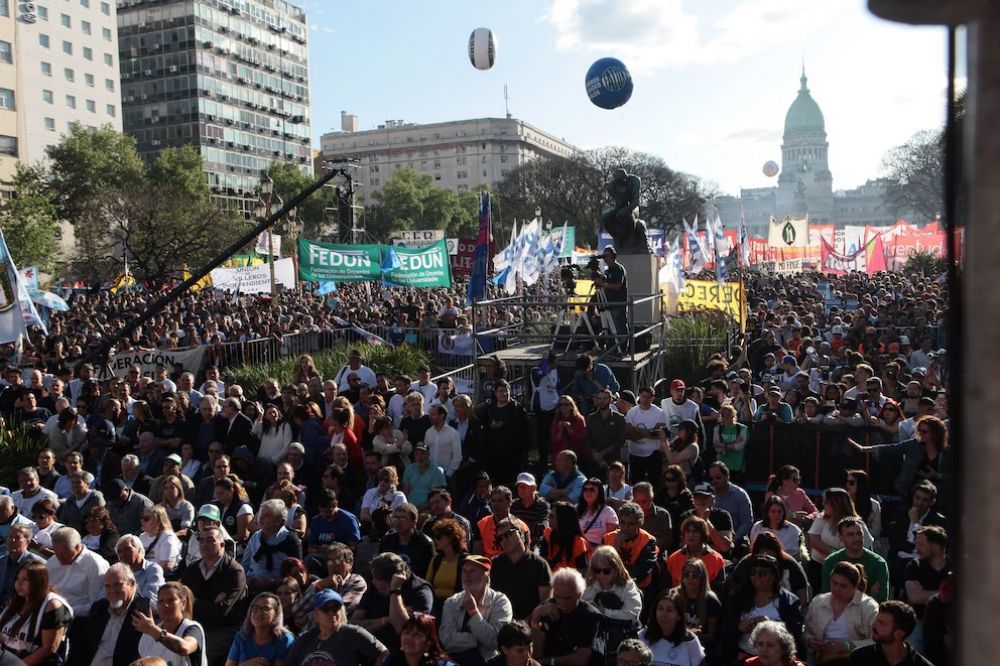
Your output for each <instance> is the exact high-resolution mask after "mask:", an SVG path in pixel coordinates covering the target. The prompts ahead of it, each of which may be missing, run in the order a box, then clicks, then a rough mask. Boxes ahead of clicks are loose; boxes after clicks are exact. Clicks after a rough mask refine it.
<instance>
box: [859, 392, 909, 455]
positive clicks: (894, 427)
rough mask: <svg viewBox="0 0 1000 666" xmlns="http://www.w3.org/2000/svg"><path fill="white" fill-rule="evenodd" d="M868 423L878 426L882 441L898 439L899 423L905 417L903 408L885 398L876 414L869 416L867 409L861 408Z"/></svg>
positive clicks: (890, 441)
mask: <svg viewBox="0 0 1000 666" xmlns="http://www.w3.org/2000/svg"><path fill="white" fill-rule="evenodd" d="M862 416H865V417H866V419H867V420H868V423H869V425H872V426H875V427H876V428H878V429H879V430H880V431H881V432H880V434H881V435H882V442H883V443H886V444H890V443H893V442H898V441H899V424H900V423H902V422H903V420H904V419H905V418H906V417H904V416H903V409H902V408H901V407H900V406H899V403H898V402H896V401H895V400H886V401H885V403H884V404H883V405H882V407H881V408H880V409H879V410H878V416H877V417H875V416H871V412H869V411H868V410H862Z"/></svg>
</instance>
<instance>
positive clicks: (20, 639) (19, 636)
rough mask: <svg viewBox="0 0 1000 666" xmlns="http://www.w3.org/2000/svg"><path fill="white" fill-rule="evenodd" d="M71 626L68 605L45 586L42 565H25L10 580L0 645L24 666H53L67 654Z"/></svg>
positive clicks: (46, 577)
mask: <svg viewBox="0 0 1000 666" xmlns="http://www.w3.org/2000/svg"><path fill="white" fill-rule="evenodd" d="M72 622H73V609H72V608H70V605H69V602H67V601H66V600H65V599H63V598H62V597H60V596H59V595H58V594H56V593H55V592H54V591H53V590H52V587H51V586H50V585H49V570H48V569H46V568H45V563H44V562H28V563H27V564H24V565H23V566H22V567H21V568H20V569H18V570H17V575H15V576H14V593H13V594H12V595H11V598H10V601H8V602H7V607H6V608H4V610H3V614H2V615H0V641H3V645H4V648H5V649H6V650H7V651H8V652H10V653H11V654H13V655H15V656H17V657H19V658H20V659H21V660H22V661H24V663H25V664H27V666H57V665H58V664H62V663H63V661H64V660H65V658H66V653H67V651H68V643H67V641H66V633H67V632H68V631H69V625H70V624H71V623H72Z"/></svg>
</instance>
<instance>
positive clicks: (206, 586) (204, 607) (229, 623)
mask: <svg viewBox="0 0 1000 666" xmlns="http://www.w3.org/2000/svg"><path fill="white" fill-rule="evenodd" d="M181 582H182V583H184V584H185V585H187V586H188V587H189V588H191V591H192V592H193V593H194V619H195V621H197V622H200V623H201V625H202V626H203V627H205V629H206V630H207V629H210V628H211V629H217V628H219V627H233V626H238V625H240V624H241V623H242V622H243V618H244V616H245V615H246V601H247V576H246V572H245V571H244V570H243V565H242V564H240V563H239V562H237V561H236V560H234V559H233V558H231V557H230V556H229V555H223V556H222V559H221V560H220V561H219V565H218V568H216V570H215V573H214V574H212V577H211V578H209V579H208V580H205V577H204V576H203V575H202V573H201V562H199V563H197V564H194V565H192V566H189V567H188V568H187V569H185V570H184V574H183V575H182V576H181Z"/></svg>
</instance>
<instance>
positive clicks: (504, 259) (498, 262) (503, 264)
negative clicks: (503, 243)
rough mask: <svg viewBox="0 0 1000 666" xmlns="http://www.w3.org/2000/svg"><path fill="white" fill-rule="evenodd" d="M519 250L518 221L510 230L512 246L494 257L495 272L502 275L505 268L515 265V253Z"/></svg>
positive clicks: (515, 221) (508, 246)
mask: <svg viewBox="0 0 1000 666" xmlns="http://www.w3.org/2000/svg"><path fill="white" fill-rule="evenodd" d="M516 248H517V220H514V224H513V225H511V228H510V244H509V245H507V247H505V248H504V249H503V250H501V251H500V252H499V253H498V254H497V255H496V256H494V257H493V272H494V273H502V272H503V271H504V269H505V268H507V267H508V266H510V265H511V264H512V263H514V252H515V250H516Z"/></svg>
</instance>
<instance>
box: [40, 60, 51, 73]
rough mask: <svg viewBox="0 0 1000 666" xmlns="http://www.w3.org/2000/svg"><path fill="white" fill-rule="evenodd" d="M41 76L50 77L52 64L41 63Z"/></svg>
mask: <svg viewBox="0 0 1000 666" xmlns="http://www.w3.org/2000/svg"><path fill="white" fill-rule="evenodd" d="M42 76H52V63H50V62H43V63H42Z"/></svg>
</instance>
